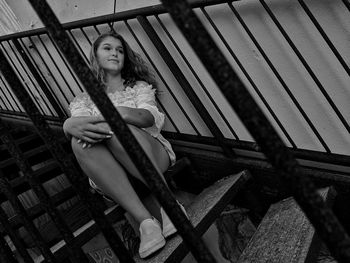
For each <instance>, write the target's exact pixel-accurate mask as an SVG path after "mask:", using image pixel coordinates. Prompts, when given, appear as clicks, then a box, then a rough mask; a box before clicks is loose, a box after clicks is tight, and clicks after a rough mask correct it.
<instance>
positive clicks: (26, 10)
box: [5, 0, 159, 30]
mask: <svg viewBox="0 0 350 263" xmlns="http://www.w3.org/2000/svg"><path fill="white" fill-rule="evenodd" d="M5 1H7V3H8V5H9V6H10V7H11V9H12V10H13V12H14V13H15V15H16V16H17V18H18V19H19V21H20V23H21V25H22V27H23V30H29V29H35V28H40V27H42V23H41V21H40V19H39V18H38V16H37V15H36V13H35V12H34V10H33V8H32V7H31V5H30V4H29V1H28V0H15V1H14V0H5ZM47 2H48V3H49V4H50V6H51V8H52V9H53V10H54V12H55V14H56V15H57V17H58V18H59V20H60V21H61V23H66V22H71V21H75V20H80V19H85V18H91V17H95V16H101V15H107V14H112V13H113V12H114V4H115V2H116V11H117V12H120V11H124V10H128V9H133V8H139V7H144V6H149V5H154V4H159V1H157V0H98V1H96V0H59V1H57V0H47Z"/></svg>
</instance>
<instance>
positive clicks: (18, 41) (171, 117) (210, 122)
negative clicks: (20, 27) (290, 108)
mask: <svg viewBox="0 0 350 263" xmlns="http://www.w3.org/2000/svg"><path fill="white" fill-rule="evenodd" d="M191 3H192V4H191V6H192V7H193V8H196V9H197V11H198V13H201V15H202V16H203V17H205V19H207V21H208V25H210V27H211V28H212V29H213V31H214V32H215V37H216V38H217V39H218V40H220V41H221V43H222V45H224V46H225V48H226V49H227V50H228V52H229V54H230V56H231V58H232V59H233V61H234V62H235V63H236V64H237V66H238V67H239V69H240V70H241V71H242V73H243V75H244V77H245V78H246V79H247V81H248V83H249V85H251V87H252V88H253V90H254V92H255V94H256V99H258V100H260V101H261V103H262V104H263V106H264V107H265V109H266V112H267V114H268V117H269V119H270V121H272V122H273V123H275V125H276V127H278V130H279V134H280V135H281V136H282V137H283V138H284V139H285V141H286V142H288V144H290V145H291V148H292V149H295V150H297V151H295V153H296V154H297V156H298V154H299V153H300V152H302V153H306V154H304V156H305V155H307V156H315V158H316V159H317V158H320V156H323V155H320V154H318V153H317V152H315V151H308V150H307V149H305V147H304V145H302V144H300V143H297V142H296V141H295V139H293V137H294V136H295V135H293V136H292V135H291V134H290V131H289V130H288V127H285V125H283V123H282V121H281V119H280V118H281V117H280V116H278V113H277V112H275V111H274V110H273V108H272V107H271V105H270V104H269V102H268V98H267V97H266V95H265V96H264V95H263V93H262V90H261V88H260V87H259V86H258V85H257V83H256V82H255V81H254V80H253V77H252V76H251V75H250V74H249V72H248V71H247V70H246V69H245V66H244V65H243V64H242V62H241V61H240V60H239V58H238V57H237V54H235V52H234V51H233V49H232V46H231V44H230V43H228V42H227V40H226V39H225V37H224V36H223V34H222V33H221V31H220V30H219V28H218V24H217V23H216V22H215V21H214V20H213V18H211V16H210V14H209V13H208V11H207V9H208V8H209V7H211V6H219V7H221V8H226V9H228V10H230V12H232V14H233V15H234V17H235V18H236V19H237V22H238V23H239V24H240V25H241V27H242V29H243V32H245V33H246V35H247V37H248V38H249V39H250V41H251V42H252V43H253V44H254V46H255V47H256V49H257V50H258V51H259V52H260V54H261V56H262V58H263V59H264V61H265V62H266V64H267V65H268V67H269V68H270V70H271V72H272V74H273V75H274V76H275V78H276V80H277V81H278V82H279V83H280V86H281V88H283V90H284V91H285V92H286V94H287V95H288V97H289V98H290V100H291V103H292V104H293V105H294V106H295V108H296V109H297V112H299V113H300V116H301V120H303V121H305V123H306V124H307V125H308V126H309V128H310V130H311V131H312V134H313V135H314V136H315V138H317V140H318V142H319V143H320V145H321V146H322V148H323V151H324V152H327V153H334V154H335V155H334V157H335V158H340V159H344V160H348V157H346V156H344V155H342V154H338V155H337V153H336V152H333V151H332V150H331V147H330V146H329V142H327V140H326V139H325V138H324V137H323V136H322V133H321V132H320V128H318V127H317V126H318V125H315V123H314V121H313V120H312V119H311V118H310V117H309V116H308V113H307V112H306V111H305V110H304V108H303V106H302V104H301V103H300V102H299V101H298V99H297V98H296V96H295V95H294V94H293V92H292V91H291V89H290V87H288V86H287V83H286V81H285V80H284V78H283V77H282V76H281V73H280V72H279V70H278V69H277V68H276V66H275V64H274V63H273V62H272V61H271V58H270V57H269V56H268V55H267V54H266V52H265V50H264V48H263V46H262V45H261V44H260V43H259V42H258V40H257V38H256V37H254V35H253V33H252V31H251V30H250V29H249V26H248V25H247V24H246V22H245V21H244V19H243V17H242V15H240V13H239V12H238V10H237V8H235V6H234V5H233V4H232V2H231V1H205V2H202V1H192V2H191ZM260 3H261V6H262V7H263V8H264V9H266V13H267V14H268V16H269V17H271V19H272V21H273V22H274V24H275V25H276V27H278V30H279V31H280V32H281V34H282V35H283V37H284V38H285V40H286V41H287V42H288V45H289V46H290V47H291V49H292V50H293V52H294V53H295V55H296V56H297V57H298V58H299V60H300V61H301V63H302V64H303V66H304V67H305V70H306V71H307V72H308V73H309V75H310V77H311V78H312V79H313V80H314V81H315V83H316V84H317V87H318V88H319V89H320V90H321V92H322V94H323V95H324V98H325V99H326V101H327V102H328V103H329V105H330V107H331V108H332V109H333V111H334V113H335V114H336V116H337V118H338V119H339V120H340V121H341V123H342V124H343V127H344V129H346V131H347V132H349V125H348V123H347V121H346V118H345V117H344V115H343V114H342V111H341V110H339V109H338V108H337V106H336V104H335V103H334V101H333V100H332V99H331V96H330V95H329V94H328V93H327V91H326V90H325V89H324V87H323V85H322V84H321V82H320V81H319V80H318V79H317V77H316V76H315V74H314V72H313V70H312V69H311V67H310V66H309V65H308V62H307V61H306V59H305V58H304V57H303V56H302V55H301V52H300V51H299V50H298V48H297V47H296V46H295V44H294V43H293V41H292V40H291V38H290V37H289V36H288V34H287V33H286V31H285V30H284V28H283V27H282V26H281V24H280V22H279V21H278V20H277V19H276V17H275V16H274V14H273V13H272V11H271V10H270V9H269V7H268V5H266V4H265V2H263V1H260ZM299 3H300V6H301V7H302V8H303V10H305V13H306V14H307V15H308V17H310V22H311V23H313V24H314V25H315V27H316V28H317V30H318V31H319V32H320V34H321V36H322V38H323V39H324V41H325V42H326V43H327V45H329V47H330V50H331V51H332V52H333V53H334V55H335V57H336V59H337V60H339V63H341V65H342V67H343V68H344V70H345V71H346V72H347V74H348V73H349V69H348V66H347V65H346V63H345V61H344V59H343V58H342V56H341V54H340V53H339V51H337V49H336V47H335V46H334V44H332V42H331V41H330V38H329V37H328V36H327V34H326V33H325V31H324V30H322V28H321V27H320V25H319V23H318V22H317V20H316V19H315V16H313V15H312V13H311V11H310V9H309V8H308V7H307V5H306V4H305V3H304V2H303V1H299ZM165 13H166V10H165V9H164V8H163V7H161V6H160V5H159V6H154V7H150V8H142V9H136V10H131V11H125V12H121V13H116V14H114V15H108V16H103V17H99V18H92V19H86V20H83V21H78V22H72V23H67V24H64V25H63V27H64V29H65V30H66V32H67V33H68V34H69V35H70V37H71V38H72V40H73V41H74V43H75V45H76V46H77V48H78V49H79V50H80V53H81V54H82V55H83V57H84V60H85V61H86V62H88V58H87V55H86V53H87V50H88V49H89V47H90V45H91V41H92V38H93V37H94V36H96V35H98V34H100V33H101V31H106V30H122V31H123V32H125V33H126V34H127V35H128V37H129V36H130V37H129V38H130V40H132V41H134V42H135V45H136V46H137V47H138V48H139V49H140V50H141V52H142V53H143V54H144V56H145V57H146V58H147V60H148V61H149V62H150V64H151V65H152V67H153V69H154V70H155V72H156V75H157V77H158V79H159V85H160V86H162V87H163V90H164V91H165V92H166V93H167V94H166V95H167V97H168V98H167V100H166V101H169V100H171V101H172V102H173V103H174V106H173V107H174V108H176V109H178V110H177V111H175V114H174V113H173V112H171V113H170V112H168V109H167V107H164V105H163V103H164V102H163V101H162V99H160V100H158V102H159V106H160V108H161V109H162V110H163V112H164V113H165V114H166V116H167V120H168V121H169V122H168V123H169V127H171V129H173V130H175V132H169V133H170V134H169V137H171V138H184V137H186V136H183V135H184V134H188V132H186V131H184V129H183V128H182V127H181V125H180V126H179V124H180V123H179V121H178V118H179V116H180V118H181V119H182V123H184V122H187V123H188V124H189V127H188V128H186V129H192V130H193V133H192V132H191V135H194V136H195V140H196V141H201V140H202V141H203V142H208V141H210V142H211V143H213V144H215V145H220V146H221V148H222V149H223V150H224V152H225V153H226V154H227V155H228V156H232V155H233V153H232V150H231V149H232V145H234V146H236V147H237V148H241V149H248V150H253V151H255V150H257V149H258V147H256V144H254V143H252V142H248V141H246V140H242V139H241V138H240V136H239V134H238V132H237V130H236V128H235V126H236V125H237V123H232V122H231V123H230V121H229V120H228V118H227V117H228V116H227V114H224V113H223V111H222V109H221V107H222V105H220V104H218V103H217V102H216V101H215V100H214V98H213V97H212V96H211V94H210V91H209V89H210V87H208V86H207V84H204V83H203V81H202V80H201V78H200V77H199V73H198V70H196V69H194V68H193V66H192V64H191V62H190V61H188V59H187V58H186V55H185V54H184V53H183V52H182V50H181V48H180V47H179V46H178V44H177V43H176V40H175V39H174V38H173V37H172V34H171V32H169V30H170V29H168V28H167V26H166V25H165V23H164V19H163V18H162V15H164V14H165ZM151 20H152V23H150V21H151ZM111 22H114V27H113V28H111ZM131 24H132V25H131ZM139 25H140V26H141V27H142V28H143V30H144V31H145V33H146V35H147V36H148V38H149V39H150V40H151V41H152V43H153V45H154V46H155V48H156V50H157V52H158V53H159V54H161V56H162V59H163V60H164V61H165V64H166V65H167V67H168V68H169V70H170V71H171V72H172V75H173V76H174V77H175V78H176V79H177V82H178V83H179V84H180V85H179V87H180V88H182V89H183V91H184V92H185V93H186V95H187V96H188V98H186V100H185V101H184V100H183V99H182V101H181V100H180V99H179V94H178V92H176V93H175V91H174V88H171V85H172V84H171V83H169V80H167V78H166V77H165V76H164V72H161V71H160V70H159V67H157V65H156V62H154V61H153V60H154V59H152V55H153V54H154V52H153V53H152V54H149V52H148V51H147V48H145V47H144V45H143V44H142V43H141V40H140V39H139V37H138V36H137V34H136V33H135V28H137V27H138V26H139ZM155 27H158V28H159V27H160V28H161V29H162V30H163V31H164V34H165V35H166V36H167V37H168V39H169V41H170V43H171V44H172V45H173V47H174V49H175V50H176V51H177V52H178V54H179V56H180V57H181V59H182V60H183V62H184V63H185V64H186V65H187V67H188V72H189V73H186V76H187V74H192V75H193V77H194V78H195V79H196V81H197V82H198V87H193V86H192V85H191V84H190V83H189V82H188V80H187V78H186V76H185V75H184V74H183V73H182V72H183V70H182V69H181V70H180V69H179V66H177V62H176V59H175V57H174V55H172V54H169V51H168V49H167V48H166V47H165V46H164V45H165V44H164V36H162V38H161V35H160V33H161V32H160V31H159V29H157V30H155ZM138 32H139V31H138ZM155 39H157V41H155ZM0 42H1V43H0V44H1V47H2V50H3V51H4V52H5V54H6V57H8V58H9V59H10V61H11V64H12V65H14V67H15V68H16V70H17V74H18V75H19V76H20V77H21V78H22V82H23V83H25V85H26V88H27V90H28V91H29V92H32V93H33V92H34V91H35V90H38V91H37V92H36V93H35V94H34V93H33V94H31V95H30V96H31V97H32V98H33V99H34V100H35V102H36V104H37V106H38V107H39V109H40V112H41V113H42V114H43V115H44V116H48V117H49V116H50V117H51V118H53V119H55V118H56V117H57V118H56V120H58V121H59V120H63V119H64V118H65V117H66V116H67V114H68V113H67V106H68V103H69V102H70V101H71V100H72V98H73V97H74V96H75V95H76V94H77V93H79V92H81V91H83V88H82V84H81V83H80V81H79V80H78V79H77V76H76V75H75V74H74V73H73V71H72V69H71V67H70V66H69V65H68V64H67V62H66V60H65V59H64V58H63V57H62V54H61V52H60V51H59V50H58V49H57V46H56V44H55V43H54V42H53V41H52V39H51V37H50V36H49V35H48V34H47V32H46V30H45V29H37V30H31V31H26V32H21V33H16V34H12V35H9V36H4V37H0ZM231 58H230V59H231ZM30 62H31V63H30ZM0 78H1V82H0V85H1V93H2V94H1V95H2V96H1V101H0V102H1V103H0V104H1V108H2V110H1V109H0V110H1V112H2V113H7V114H16V113H17V114H18V113H19V112H22V113H23V109H21V108H20V105H19V103H18V102H17V100H16V99H15V98H14V96H13V94H12V93H11V91H10V89H9V87H8V85H7V84H6V82H5V81H4V79H3V76H0ZM197 89H199V91H200V92H202V93H204V94H205V96H206V98H208V99H209V101H210V103H211V105H212V106H213V108H208V107H206V106H204V102H203V101H202V100H201V99H200V98H199V97H198V95H197V94H198V92H197V91H196V90H197ZM41 91H42V92H41ZM160 97H161V96H160ZM190 104H192V105H193V106H194V108H195V109H196V112H197V113H196V114H198V115H199V116H200V122H202V121H203V124H204V123H205V124H204V126H206V127H208V128H209V131H210V133H211V136H207V135H204V134H203V127H200V126H201V124H200V122H198V121H195V120H196V119H198V117H197V116H198V115H197V116H196V114H195V115H194V114H191V112H190V114H189V113H188V112H189V111H188V108H187V105H190ZM208 109H210V110H208ZM213 111H216V112H217V113H218V114H219V115H218V116H219V117H220V119H221V120H220V121H222V122H223V123H224V125H225V127H227V128H228V130H229V132H230V135H228V134H225V135H224V134H223V127H219V126H218V122H217V120H216V119H214V117H213ZM181 116H182V117H181ZM176 119H177V120H176ZM239 125H240V124H239ZM167 135H168V133H167ZM189 137H191V136H189ZM230 137H232V138H233V139H230ZM304 150H305V151H304ZM312 159H313V157H311V159H310V160H312Z"/></svg>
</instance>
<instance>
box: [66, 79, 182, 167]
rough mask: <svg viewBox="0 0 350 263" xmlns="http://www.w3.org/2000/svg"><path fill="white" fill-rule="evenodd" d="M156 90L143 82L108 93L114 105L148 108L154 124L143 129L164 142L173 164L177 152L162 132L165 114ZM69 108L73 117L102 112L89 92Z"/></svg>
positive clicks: (80, 96)
mask: <svg viewBox="0 0 350 263" xmlns="http://www.w3.org/2000/svg"><path fill="white" fill-rule="evenodd" d="M155 92H156V90H155V89H153V87H152V85H148V84H147V85H146V84H144V83H142V82H141V83H139V84H136V85H134V86H133V87H126V88H125V90H124V91H116V92H114V93H108V97H109V98H110V99H111V101H112V103H113V105H114V106H125V107H130V108H141V109H146V110H148V111H149V112H150V113H151V114H152V115H153V117H154V124H153V126H151V127H147V128H142V129H143V130H145V131H146V132H148V133H149V134H150V135H152V136H153V137H155V138H156V139H157V140H159V142H160V143H162V144H163V146H164V148H165V150H166V151H167V153H168V154H169V158H170V162H171V165H173V164H174V163H175V161H176V157H175V153H174V151H173V149H172V147H171V145H170V143H169V142H168V141H167V140H166V139H165V138H164V137H163V136H162V135H161V134H160V131H161V129H162V127H163V125H164V119H165V116H164V114H163V113H161V112H160V111H159V110H158V108H157V103H156V98H155ZM69 110H70V112H71V116H72V117H77V116H98V115H100V114H101V113H100V111H99V110H98V108H97V107H96V105H95V104H94V103H93V101H92V100H91V98H90V96H89V95H88V94H87V93H82V94H80V95H78V96H76V97H75V98H74V100H73V101H72V102H71V103H70V105H69Z"/></svg>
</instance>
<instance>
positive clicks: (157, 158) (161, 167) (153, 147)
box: [106, 125, 170, 185]
mask: <svg viewBox="0 0 350 263" xmlns="http://www.w3.org/2000/svg"><path fill="white" fill-rule="evenodd" d="M128 126H129V128H130V130H131V132H132V133H133V135H134V136H135V138H136V139H137V141H138V142H139V144H140V145H141V146H142V148H143V149H144V151H145V152H146V154H147V156H148V157H149V158H150V160H151V161H152V163H153V164H154V166H155V168H156V169H157V170H158V171H159V174H160V175H161V178H162V179H163V181H164V182H165V184H166V181H165V179H164V176H163V172H165V171H166V170H167V169H168V167H169V165H170V160H169V155H168V153H167V152H166V150H165V149H164V146H163V145H162V144H161V143H160V142H159V141H158V140H157V139H155V138H154V137H152V136H151V135H150V134H148V133H147V132H145V131H144V130H142V129H140V128H138V127H136V126H133V125H128ZM106 145H107V147H108V148H109V149H110V151H111V152H112V154H113V155H114V157H115V159H117V160H118V161H119V162H120V163H121V164H122V165H123V166H124V167H125V169H126V170H128V172H129V173H130V174H131V175H133V176H135V177H137V178H138V179H140V180H141V181H142V182H144V183H145V184H146V185H147V183H146V181H145V179H144V178H143V176H142V175H141V174H140V172H139V171H138V169H137V168H136V166H135V165H134V164H133V162H132V160H131V159H130V158H129V156H128V154H127V153H126V151H125V150H124V148H123V146H122V145H121V143H120V142H119V141H118V139H117V138H116V137H115V136H113V137H112V138H111V139H109V140H106Z"/></svg>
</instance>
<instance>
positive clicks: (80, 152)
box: [71, 138, 93, 159]
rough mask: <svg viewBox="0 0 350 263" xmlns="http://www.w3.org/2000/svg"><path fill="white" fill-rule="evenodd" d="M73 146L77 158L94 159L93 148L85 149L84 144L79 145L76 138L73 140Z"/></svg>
mask: <svg viewBox="0 0 350 263" xmlns="http://www.w3.org/2000/svg"><path fill="white" fill-rule="evenodd" d="M71 146H72V150H73V153H74V155H75V157H76V158H79V159H82V158H91V157H93V153H92V148H93V147H91V148H87V147H84V148H83V143H78V140H77V139H76V138H72V141H71Z"/></svg>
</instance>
